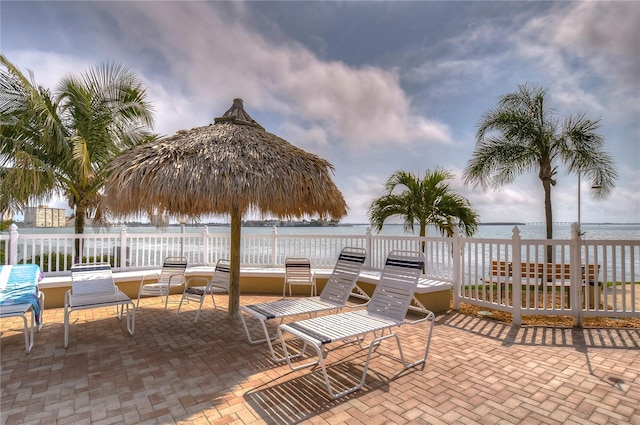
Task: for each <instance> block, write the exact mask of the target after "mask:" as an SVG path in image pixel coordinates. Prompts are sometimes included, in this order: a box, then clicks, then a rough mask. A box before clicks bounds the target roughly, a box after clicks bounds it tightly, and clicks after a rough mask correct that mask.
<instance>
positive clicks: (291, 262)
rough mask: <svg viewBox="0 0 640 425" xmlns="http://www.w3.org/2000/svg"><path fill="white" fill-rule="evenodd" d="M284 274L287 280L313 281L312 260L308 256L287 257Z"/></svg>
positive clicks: (295, 281) (293, 281) (294, 281)
mask: <svg viewBox="0 0 640 425" xmlns="http://www.w3.org/2000/svg"><path fill="white" fill-rule="evenodd" d="M284 275H285V277H284V278H285V280H286V281H287V282H292V283H297V282H307V283H308V282H311V261H309V259H308V258H287V259H286V260H285V261H284Z"/></svg>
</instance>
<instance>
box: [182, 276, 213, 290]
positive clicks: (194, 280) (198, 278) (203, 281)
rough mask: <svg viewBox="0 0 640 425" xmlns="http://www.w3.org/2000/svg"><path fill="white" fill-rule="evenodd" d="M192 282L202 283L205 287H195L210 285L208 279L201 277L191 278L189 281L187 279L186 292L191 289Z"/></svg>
mask: <svg viewBox="0 0 640 425" xmlns="http://www.w3.org/2000/svg"><path fill="white" fill-rule="evenodd" d="M191 282H202V283H204V285H194V286H207V283H209V279H207V278H206V277H201V276H196V277H190V278H189V279H187V282H186V283H185V285H184V289H185V290H186V289H187V288H190V287H191Z"/></svg>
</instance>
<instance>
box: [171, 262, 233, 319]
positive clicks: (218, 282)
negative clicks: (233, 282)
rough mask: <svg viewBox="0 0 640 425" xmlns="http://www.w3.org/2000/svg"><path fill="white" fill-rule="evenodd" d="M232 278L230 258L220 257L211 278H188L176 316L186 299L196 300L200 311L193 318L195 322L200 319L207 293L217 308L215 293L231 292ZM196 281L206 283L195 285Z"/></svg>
mask: <svg viewBox="0 0 640 425" xmlns="http://www.w3.org/2000/svg"><path fill="white" fill-rule="evenodd" d="M230 278H231V262H230V261H229V260H224V259H220V260H218V262H217V263H216V268H215V270H214V272H213V276H212V277H211V279H207V278H204V277H192V278H190V279H189V280H187V283H186V284H185V288H184V292H183V293H182V298H181V299H180V305H178V311H177V312H176V316H177V315H178V314H180V308H181V307H182V303H183V302H184V301H185V300H186V301H187V302H188V301H195V302H197V303H198V312H197V313H196V318H195V319H194V320H193V321H194V323H195V322H197V321H198V316H200V311H201V310H202V305H203V304H204V300H205V298H206V297H207V295H211V300H212V301H213V308H217V306H216V300H215V298H214V297H213V295H214V294H228V293H229V280H230ZM195 282H204V283H205V285H201V286H198V285H194V283H195Z"/></svg>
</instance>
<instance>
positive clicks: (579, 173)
mask: <svg viewBox="0 0 640 425" xmlns="http://www.w3.org/2000/svg"><path fill="white" fill-rule="evenodd" d="M589 170H593V168H589V169H587V170H584V171H589ZM581 173H582V172H581V170H578V232H579V233H580V235H582V230H581V227H580V223H581V222H580V204H581V201H580V192H581V188H580V175H581ZM601 188H602V184H600V183H598V184H594V185H592V186H591V189H601Z"/></svg>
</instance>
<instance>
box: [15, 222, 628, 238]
mask: <svg viewBox="0 0 640 425" xmlns="http://www.w3.org/2000/svg"><path fill="white" fill-rule="evenodd" d="M367 227H368V226H367V225H364V224H362V225H360V224H354V225H340V226H327V227H311V226H300V227H278V228H277V232H278V234H282V235H365V234H366V232H367ZM514 227H515V226H514V225H481V226H479V227H478V232H477V233H476V234H475V235H474V236H475V237H477V238H493V239H509V238H511V236H512V232H513V229H514ZM208 229H209V234H213V233H222V234H227V233H229V227H228V226H215V225H211V226H208ZM518 229H519V230H520V236H521V237H522V238H523V239H544V238H545V227H544V225H530V224H529V225H518ZM203 230H204V225H191V224H189V225H186V226H185V229H184V231H185V233H201V232H202V231H203ZM180 231H181V228H180V226H179V225H173V226H169V227H166V228H164V229H158V228H156V227H149V226H140V227H134V226H131V227H127V232H128V233H180ZM272 231H273V229H272V228H271V227H243V228H242V232H243V234H270V233H271V232H272ZM582 231H583V232H584V236H583V238H584V239H590V240H640V224H583V225H582ZM18 232H21V233H28V234H37V233H45V234H46V233H49V234H52V233H58V234H60V233H65V234H67V233H73V228H72V227H64V228H20V229H18ZM86 232H87V233H90V232H93V229H92V228H91V226H88V227H87V228H86ZM99 232H100V233H103V232H108V233H118V232H120V227H112V228H109V229H106V230H105V229H102V230H99ZM417 232H418V229H417V227H416V233H417ZM372 234H373V235H377V234H378V233H376V232H375V231H373V230H372ZM379 234H380V235H382V236H411V234H406V233H405V232H404V228H403V226H402V225H397V224H390V225H385V226H384V227H383V228H382V231H381V232H380V233H379ZM427 236H439V233H438V232H437V231H436V230H435V229H434V228H429V229H428V230H427ZM553 237H554V239H570V237H571V226H570V225H566V224H557V225H555V226H554V230H553Z"/></svg>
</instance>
